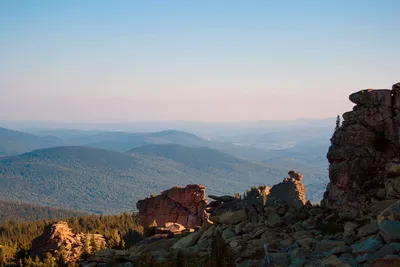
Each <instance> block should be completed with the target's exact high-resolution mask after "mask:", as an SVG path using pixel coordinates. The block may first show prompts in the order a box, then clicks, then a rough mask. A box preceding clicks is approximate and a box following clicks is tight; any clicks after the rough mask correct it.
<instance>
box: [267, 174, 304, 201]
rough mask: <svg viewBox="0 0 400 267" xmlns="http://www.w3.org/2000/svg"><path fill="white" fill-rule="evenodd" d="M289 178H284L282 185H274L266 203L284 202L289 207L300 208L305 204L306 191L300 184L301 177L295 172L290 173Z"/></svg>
mask: <svg viewBox="0 0 400 267" xmlns="http://www.w3.org/2000/svg"><path fill="white" fill-rule="evenodd" d="M288 174H289V178H285V179H284V180H283V182H282V183H279V184H276V185H274V186H273V187H272V188H271V189H270V191H269V195H268V197H267V199H268V201H274V200H280V201H285V202H286V203H288V204H289V206H292V207H295V208H300V207H302V206H304V204H305V203H306V198H305V192H306V189H305V187H304V185H303V183H302V182H301V180H302V179H303V175H301V174H300V173H298V172H296V171H290V172H289V173H288Z"/></svg>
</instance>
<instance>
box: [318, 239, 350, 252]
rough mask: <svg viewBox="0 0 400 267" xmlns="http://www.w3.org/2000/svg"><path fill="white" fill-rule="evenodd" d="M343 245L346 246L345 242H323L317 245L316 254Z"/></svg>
mask: <svg viewBox="0 0 400 267" xmlns="http://www.w3.org/2000/svg"><path fill="white" fill-rule="evenodd" d="M343 245H345V243H344V241H336V240H322V241H320V242H317V244H316V245H315V252H324V251H328V250H331V249H333V248H335V247H338V246H343Z"/></svg>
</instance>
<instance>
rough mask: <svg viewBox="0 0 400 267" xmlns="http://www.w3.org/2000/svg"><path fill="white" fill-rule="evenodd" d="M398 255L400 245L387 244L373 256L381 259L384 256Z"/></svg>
mask: <svg viewBox="0 0 400 267" xmlns="http://www.w3.org/2000/svg"><path fill="white" fill-rule="evenodd" d="M396 253H400V243H389V244H386V245H384V246H383V247H382V248H381V249H380V250H379V251H377V252H376V253H375V254H376V256H377V257H379V258H382V257H384V256H386V255H390V254H396Z"/></svg>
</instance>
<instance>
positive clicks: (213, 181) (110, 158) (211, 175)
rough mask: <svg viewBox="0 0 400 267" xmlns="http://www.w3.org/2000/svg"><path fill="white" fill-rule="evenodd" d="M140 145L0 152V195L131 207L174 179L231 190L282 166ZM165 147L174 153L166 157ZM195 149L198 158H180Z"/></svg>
mask: <svg viewBox="0 0 400 267" xmlns="http://www.w3.org/2000/svg"><path fill="white" fill-rule="evenodd" d="M177 148H178V149H177ZM146 149H147V148H146V147H145V148H143V149H142V151H141V153H133V154H134V155H132V152H131V153H120V152H117V151H109V150H104V149H95V148H87V147H79V146H71V147H55V148H49V149H40V150H35V151H33V152H30V153H26V154H22V155H18V156H12V157H6V158H2V159H0V195H1V196H2V199H3V200H21V201H24V202H30V203H34V204H37V205H44V206H56V207H60V208H67V209H74V210H82V211H86V212H90V213H119V212H124V211H134V210H135V209H136V206H135V205H136V202H137V201H138V200H140V199H143V198H145V197H148V196H149V195H151V194H152V193H160V192H161V191H163V190H166V189H168V188H171V187H173V186H177V185H178V186H179V185H180V186H184V185H187V184H191V183H200V184H203V185H205V186H206V188H207V193H209V194H216V195H220V194H235V193H236V192H243V191H244V190H245V189H246V188H247V187H248V185H249V184H255V185H260V184H267V185H273V184H275V183H277V182H280V181H282V179H283V177H285V175H286V174H287V171H288V170H286V169H283V168H282V169H279V168H275V167H274V168H273V167H267V166H265V165H263V164H260V163H252V162H248V161H244V160H239V159H236V158H234V157H232V156H230V155H227V154H225V153H222V152H219V151H217V150H213V149H197V148H194V147H190V148H185V147H175V146H162V145H160V147H159V149H156V151H162V153H164V156H163V155H161V154H160V153H158V154H157V153H153V154H151V153H147V154H146V153H144V151H145V150H146ZM168 151H170V152H168ZM177 151H180V152H179V153H180V154H177ZM137 152H139V150H137ZM200 152H201V153H200ZM168 153H169V154H170V155H174V157H170V158H168V157H166V155H168ZM198 155H201V157H199V160H198V161H194V162H187V161H186V160H184V159H193V158H197V156H198ZM178 156H179V157H178Z"/></svg>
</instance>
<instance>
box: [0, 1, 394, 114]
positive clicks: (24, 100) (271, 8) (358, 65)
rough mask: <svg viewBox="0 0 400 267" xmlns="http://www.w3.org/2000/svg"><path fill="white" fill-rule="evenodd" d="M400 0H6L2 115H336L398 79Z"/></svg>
mask: <svg viewBox="0 0 400 267" xmlns="http://www.w3.org/2000/svg"><path fill="white" fill-rule="evenodd" d="M399 14H400V1H397V0H394V1H385V0H382V1H378V0H376V1H369V0H362V1H361V0H360V1H356V0H352V1H349V0H346V1H341V0H335V1H324V0H320V1H306V0H303V1H299V0H292V1H285V0H280V1H267V0H264V1H232V0H230V1H204V0H202V1H200V0H199V1H195V0H193V1H162V0H160V1H148V0H146V1H144V0H143V1H111V0H110V1H99V0H93V1H89V0H85V1H72V0H68V1H56V0H50V1H40V0H37V1H28V0H26V1H18V0H2V1H0V119H3V120H4V119H6V120H14V119H18V120H62V121H64V120H65V121H81V120H83V121H137V120H202V121H227V120H229V121H235V120H281V119H285V120H286V119H295V118H300V117H331V116H335V115H336V114H341V113H343V112H345V111H347V110H349V109H351V107H352V104H351V103H350V102H349V101H348V95H349V94H350V93H352V92H353V91H357V90H359V89H363V88H389V87H391V85H392V84H393V83H395V82H399V81H400V49H399V45H400V34H399V29H400V16H399Z"/></svg>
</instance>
